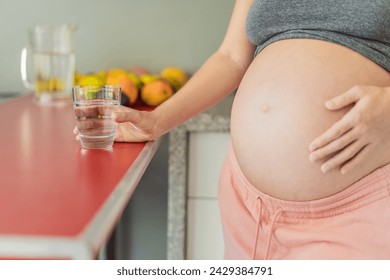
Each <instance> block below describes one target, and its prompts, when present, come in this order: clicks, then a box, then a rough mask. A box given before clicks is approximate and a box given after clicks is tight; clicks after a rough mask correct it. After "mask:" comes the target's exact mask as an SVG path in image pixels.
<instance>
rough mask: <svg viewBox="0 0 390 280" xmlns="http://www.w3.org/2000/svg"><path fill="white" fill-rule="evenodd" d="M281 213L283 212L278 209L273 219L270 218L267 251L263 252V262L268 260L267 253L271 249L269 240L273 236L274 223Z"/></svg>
mask: <svg viewBox="0 0 390 280" xmlns="http://www.w3.org/2000/svg"><path fill="white" fill-rule="evenodd" d="M282 213H283V210H282V209H281V208H279V209H278V211H276V213H275V215H274V217H273V218H272V221H271V226H270V228H269V234H268V240H267V250H266V251H265V257H264V259H265V260H267V259H268V253H269V248H270V247H271V238H272V235H273V230H274V225H275V222H276V220H277V219H278V218H279V216H280V215H281V214H282Z"/></svg>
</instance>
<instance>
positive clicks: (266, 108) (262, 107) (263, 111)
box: [260, 105, 271, 113]
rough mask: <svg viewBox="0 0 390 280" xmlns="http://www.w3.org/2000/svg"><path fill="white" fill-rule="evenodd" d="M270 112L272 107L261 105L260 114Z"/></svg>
mask: <svg viewBox="0 0 390 280" xmlns="http://www.w3.org/2000/svg"><path fill="white" fill-rule="evenodd" d="M269 111H271V107H270V106H268V105H261V106H260V112H262V113H268V112H269Z"/></svg>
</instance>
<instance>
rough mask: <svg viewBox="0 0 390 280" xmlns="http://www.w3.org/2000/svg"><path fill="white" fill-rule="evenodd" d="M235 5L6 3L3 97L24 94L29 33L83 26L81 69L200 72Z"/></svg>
mask: <svg viewBox="0 0 390 280" xmlns="http://www.w3.org/2000/svg"><path fill="white" fill-rule="evenodd" d="M233 3H234V0H0V94H1V92H20V91H24V90H25V89H24V87H23V84H22V82H21V79H20V74H19V73H20V71H19V64H20V50H21V48H22V47H23V46H24V44H25V43H26V41H27V30H28V28H30V27H32V26H34V25H38V24H46V23H67V22H70V23H77V24H78V26H79V29H78V31H77V33H76V69H77V70H78V71H81V72H88V71H95V70H100V69H107V68H109V67H130V66H132V65H143V66H145V67H147V68H149V69H150V70H152V71H153V72H157V71H159V70H161V69H162V68H163V67H165V66H169V65H178V66H181V67H183V68H184V69H185V70H187V71H189V72H193V71H195V70H196V69H197V68H198V67H199V66H200V65H201V63H202V62H203V61H204V60H205V59H206V58H207V57H208V56H209V55H210V54H211V53H212V52H213V51H214V50H215V49H216V48H217V47H218V45H219V44H220V42H221V40H222V38H223V35H224V32H225V31H226V26H227V23H228V21H229V18H230V14H231V10H232V7H233Z"/></svg>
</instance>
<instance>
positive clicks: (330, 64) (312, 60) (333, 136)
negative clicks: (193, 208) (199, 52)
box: [74, 0, 390, 201]
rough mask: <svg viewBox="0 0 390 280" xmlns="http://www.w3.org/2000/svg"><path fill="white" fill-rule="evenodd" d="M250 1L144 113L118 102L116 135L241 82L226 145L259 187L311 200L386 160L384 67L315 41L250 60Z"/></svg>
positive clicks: (239, 5)
mask: <svg viewBox="0 0 390 280" xmlns="http://www.w3.org/2000/svg"><path fill="white" fill-rule="evenodd" d="M252 2H253V1H252V0H248V1H244V0H239V1H236V4H235V8H234V11H233V14H232V17H231V21H230V24H229V27H228V30H227V32H226V35H225V38H224V40H223V42H222V44H221V46H220V47H219V48H218V50H217V51H216V52H215V53H214V54H213V55H212V56H211V57H210V58H209V59H208V60H207V61H206V62H205V64H204V65H203V66H202V67H201V68H200V69H199V70H198V71H197V73H195V75H194V76H193V78H192V79H191V80H190V81H189V82H188V83H187V84H186V85H185V86H184V87H183V88H182V89H181V90H180V91H179V92H178V93H176V94H175V95H174V96H173V97H172V98H170V99H169V100H168V101H166V102H164V103H163V104H162V105H160V106H159V107H158V108H157V109H155V110H154V111H152V112H142V111H137V110H134V109H130V108H125V107H121V108H120V110H118V111H117V112H115V113H113V115H112V116H113V118H114V119H115V120H116V121H117V122H118V133H117V136H116V141H121V142H140V141H141V142H143V141H153V140H155V139H157V138H158V137H160V136H161V135H163V134H165V133H167V132H169V131H170V130H172V129H174V128H175V127H176V126H178V125H180V124H181V123H183V122H184V121H186V120H188V119H189V118H191V117H193V116H195V115H197V114H199V113H200V112H202V111H204V110H205V109H207V108H209V107H211V106H213V105H215V104H216V103H218V102H219V101H220V100H222V99H223V98H224V97H226V96H227V95H229V94H230V93H231V92H232V91H233V90H234V89H236V88H237V87H239V89H238V92H237V95H236V99H235V101H234V106H233V112H232V129H231V136H232V143H233V146H234V149H235V152H236V156H237V159H238V161H239V164H240V166H241V168H242V170H243V173H244V174H245V175H246V177H247V178H248V180H249V181H250V182H251V183H252V184H253V185H254V187H256V188H258V189H259V190H261V191H263V192H265V193H268V194H270V195H272V196H275V197H279V198H283V199H287V200H296V201H301V200H312V199H317V198H321V197H325V196H329V195H332V194H334V193H336V192H339V191H340V190H342V189H344V188H347V187H348V186H349V185H350V184H352V183H353V182H355V181H357V180H358V179H360V178H362V177H364V176H365V175H367V174H368V173H369V172H371V171H372V170H374V169H375V168H377V167H380V166H382V165H384V164H386V163H387V162H389V159H390V151H389V147H388V145H387V143H389V142H388V141H389V140H390V139H389V137H390V136H389V135H390V133H389V127H390V106H389V105H390V98H389V94H390V92H389V91H390V89H389V86H390V78H389V74H388V72H387V71H385V70H384V69H382V68H381V67H379V66H378V65H376V64H375V63H373V62H371V61H370V60H368V59H366V58H364V57H362V56H361V55H359V54H357V53H354V52H353V51H351V50H349V49H347V48H344V47H341V46H338V45H335V44H331V43H326V42H322V41H317V40H299V39H294V40H284V41H280V42H277V43H274V44H272V45H270V46H268V47H267V48H266V49H265V50H263V51H262V52H261V53H260V54H259V55H258V56H257V58H256V59H255V60H253V52H254V49H255V46H253V45H252V44H251V43H250V42H249V40H248V38H247V36H246V32H245V19H246V15H247V12H248V10H249V8H250V6H251V4H252ZM244 75H245V76H244ZM329 100H332V102H328V103H327V101H329ZM74 133H75V134H77V129H75V131H74Z"/></svg>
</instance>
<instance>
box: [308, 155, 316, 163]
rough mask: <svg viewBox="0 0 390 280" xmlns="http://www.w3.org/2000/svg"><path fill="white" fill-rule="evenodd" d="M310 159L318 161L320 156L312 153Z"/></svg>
mask: <svg viewBox="0 0 390 280" xmlns="http://www.w3.org/2000/svg"><path fill="white" fill-rule="evenodd" d="M309 159H310V161H311V162H313V161H316V160H317V159H318V156H317V155H316V154H311V155H310V156H309Z"/></svg>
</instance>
